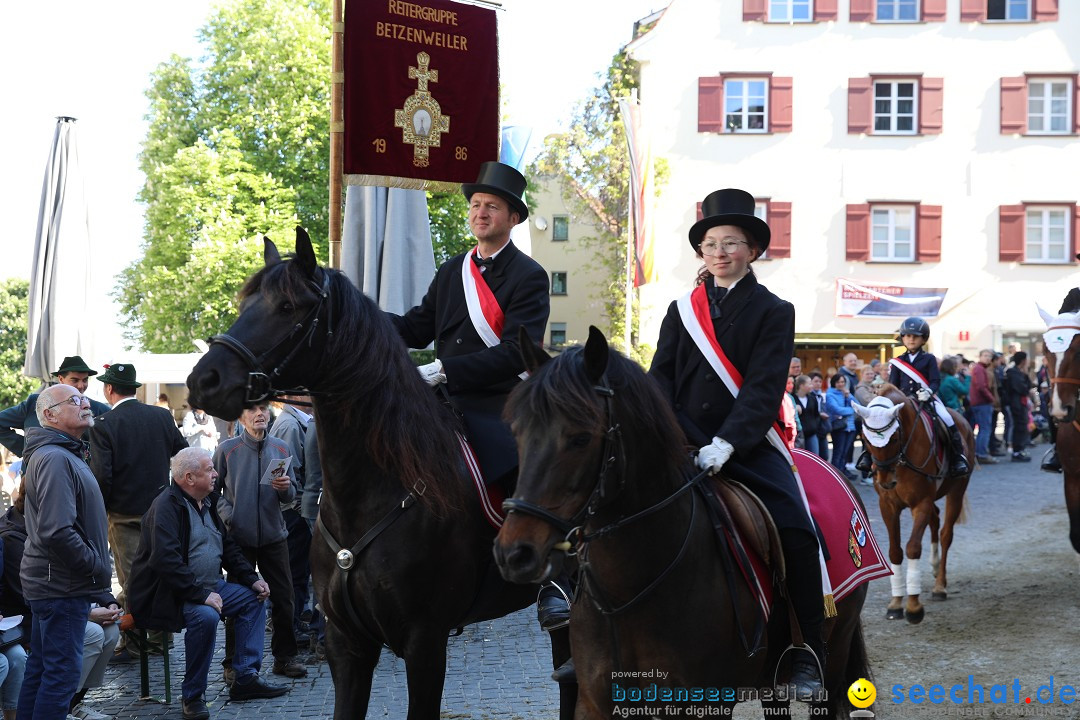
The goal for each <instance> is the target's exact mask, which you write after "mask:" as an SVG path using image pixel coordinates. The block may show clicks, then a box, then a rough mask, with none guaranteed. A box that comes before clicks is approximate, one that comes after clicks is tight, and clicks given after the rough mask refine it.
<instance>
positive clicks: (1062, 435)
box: [1039, 300, 1080, 553]
mask: <svg viewBox="0 0 1080 720" xmlns="http://www.w3.org/2000/svg"><path fill="white" fill-rule="evenodd" d="M1039 312H1040V313H1041V314H1042V316H1043V319H1044V320H1046V325H1047V331H1046V333H1045V334H1044V335H1043V356H1044V357H1045V359H1046V368H1047V370H1048V371H1049V372H1050V378H1051V382H1052V383H1053V390H1052V392H1051V394H1050V415H1051V417H1053V418H1054V420H1055V421H1057V424H1058V428H1057V436H1056V439H1057V454H1058V460H1060V461H1061V469H1062V471H1063V472H1064V473H1065V507H1066V508H1067V509H1068V511H1069V541H1070V542H1071V543H1072V546H1073V549H1074V550H1076V552H1078V553H1080V421H1078V419H1077V415H1076V406H1077V397H1078V395H1080V307H1072V306H1071V305H1070V304H1069V302H1068V300H1066V304H1065V305H1063V306H1062V311H1061V312H1060V313H1058V315H1057V316H1056V317H1055V316H1053V315H1050V314H1049V313H1047V312H1046V311H1044V310H1043V309H1042V308H1039Z"/></svg>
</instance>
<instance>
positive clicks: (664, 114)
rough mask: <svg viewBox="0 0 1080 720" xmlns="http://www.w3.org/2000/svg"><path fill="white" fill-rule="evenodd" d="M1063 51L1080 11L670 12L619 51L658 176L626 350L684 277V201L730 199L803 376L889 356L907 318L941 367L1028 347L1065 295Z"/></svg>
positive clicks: (866, 8)
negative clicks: (633, 80) (990, 350)
mask: <svg viewBox="0 0 1080 720" xmlns="http://www.w3.org/2000/svg"><path fill="white" fill-rule="evenodd" d="M1078 39H1080V2H1068V3H1061V6H1060V7H1059V3H1058V2H1057V0H840V1H839V2H838V0H672V2H671V3H670V5H669V6H668V8H667V9H666V11H665V12H664V14H663V16H662V17H661V18H660V20H659V22H657V23H656V25H655V26H654V27H653V28H652V30H651V31H650V32H648V33H647V34H645V35H643V36H641V37H639V38H637V39H635V40H634V41H633V42H631V43H630V45H629V46H628V51H629V52H630V54H631V55H632V57H634V58H635V59H636V60H637V61H639V63H640V66H641V88H640V98H641V102H642V106H643V114H644V116H645V121H646V123H647V127H648V128H649V132H650V134H651V136H652V142H653V148H654V152H655V153H656V154H657V155H658V156H663V157H666V158H667V160H668V163H669V167H670V178H669V181H668V183H667V185H666V186H665V187H664V190H663V194H662V196H661V197H660V198H659V200H658V202H657V207H656V227H657V228H659V231H658V233H657V240H658V246H657V259H656V262H657V265H658V267H659V270H660V275H661V279H660V281H659V282H658V283H655V284H650V285H647V286H645V287H643V288H642V293H641V305H642V311H641V317H642V326H641V337H642V339H643V341H645V342H653V341H654V339H655V337H656V336H657V334H658V332H659V327H660V322H661V320H662V319H663V315H664V312H665V310H666V308H667V305H668V303H669V302H670V301H671V300H672V299H673V298H675V297H677V296H679V295H681V294H683V293H685V292H686V291H687V290H688V289H689V288H690V286H691V283H692V281H693V278H694V276H695V274H696V272H697V270H698V268H699V267H700V263H699V262H698V261H697V259H696V258H695V257H694V255H693V252H692V250H691V248H690V247H689V244H688V242H687V232H688V230H689V228H690V226H691V225H692V224H693V223H694V221H695V219H696V217H697V212H699V210H698V205H699V203H700V201H701V200H702V198H704V197H705V195H707V194H708V193H709V192H711V191H713V190H716V189H719V188H724V187H739V188H743V189H746V190H748V191H750V192H751V193H753V194H754V195H755V197H757V198H758V199H759V211H760V212H761V213H762V214H763V215H764V217H765V218H766V220H767V221H768V222H769V223H770V225H771V226H772V230H773V240H772V245H771V247H770V250H769V253H768V256H767V257H766V258H763V259H762V260H760V261H758V262H756V263H755V264H754V268H755V271H756V272H757V273H758V276H759V277H760V278H761V280H762V282H764V283H765V284H766V285H767V286H768V287H769V288H770V289H771V290H772V291H773V292H775V293H777V294H778V295H780V296H781V297H784V298H786V299H788V300H790V301H791V302H792V303H794V305H795V307H796V335H797V337H796V341H797V348H798V350H799V354H800V355H801V356H803V358H804V366H806V367H813V366H815V365H818V366H821V367H825V366H827V365H829V364H832V363H834V362H835V361H837V360H838V359H839V356H841V355H842V354H843V353H845V352H848V351H850V350H854V351H856V352H858V354H860V355H861V356H863V357H864V359H868V358H869V357H870V356H879V357H884V356H886V354H888V355H891V351H892V347H893V342H892V338H893V337H894V332H895V330H896V328H897V326H898V325H899V323H900V321H901V320H902V319H903V317H904V316H906V315H909V314H912V315H915V314H923V315H925V316H927V319H928V320H929V321H930V324H931V329H932V330H931V332H932V334H931V343H932V344H931V348H932V349H933V350H934V351H935V352H936V353H937V354H938V355H941V354H945V353H961V352H962V353H964V354H965V355H967V356H968V357H973V356H975V355H976V354H977V352H978V350H979V349H980V348H982V347H995V348H1005V347H1006V346H1007V345H1008V344H1009V343H1011V342H1018V343H1020V345H1021V347H1023V348H1025V349H1026V350H1028V352H1035V351H1040V350H1041V346H1039V345H1038V344H1037V341H1038V340H1039V336H1040V335H1041V333H1042V332H1043V330H1044V329H1045V328H1044V325H1043V323H1042V321H1041V319H1040V317H1039V314H1038V312H1037V310H1036V303H1037V302H1038V303H1041V304H1042V305H1043V306H1044V307H1046V308H1048V309H1050V310H1051V311H1056V310H1057V307H1058V305H1059V304H1060V303H1061V300H1062V298H1063V297H1064V296H1065V294H1066V292H1067V291H1068V289H1069V288H1071V287H1075V286H1077V285H1078V284H1080V272H1078V265H1077V260H1076V255H1077V253H1078V252H1080V223H1078V219H1080V218H1078V213H1077V202H1078V201H1080V172H1077V170H1076V168H1077V167H1080V143H1078V142H1077V135H1078V131H1080V111H1078V110H1080V108H1078V96H1080V92H1078V72H1080V42H1078Z"/></svg>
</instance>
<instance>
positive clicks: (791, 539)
mask: <svg viewBox="0 0 1080 720" xmlns="http://www.w3.org/2000/svg"><path fill="white" fill-rule="evenodd" d="M780 543H781V545H783V548H784V564H785V565H786V566H787V591H788V594H789V595H790V596H791V603H792V605H794V607H795V617H796V619H797V620H798V621H799V628H800V629H801V630H802V634H803V640H804V641H805V642H806V645H807V646H809V648H810V649H811V650H813V652H814V654H813V655H812V654H811V653H809V652H807V651H806V650H794V651H793V652H792V653H791V654H792V655H793V658H792V661H791V679H790V680H789V681H788V683H789V684H790V685H794V686H795V699H796V700H798V701H799V702H813V701H816V700H821V699H823V695H824V685H823V684H822V683H823V680H824V678H823V677H822V674H821V668H824V667H825V641H824V639H823V629H824V625H825V601H824V598H823V597H822V594H821V589H822V588H821V565H820V563H819V562H818V544H817V538H816V537H814V536H813V535H811V534H809V533H807V532H805V531H803V530H795V529H791V528H784V529H782V530H780ZM814 655H816V656H817V657H816V658H815V657H814ZM819 663H820V667H819Z"/></svg>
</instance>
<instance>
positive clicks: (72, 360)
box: [53, 355, 97, 375]
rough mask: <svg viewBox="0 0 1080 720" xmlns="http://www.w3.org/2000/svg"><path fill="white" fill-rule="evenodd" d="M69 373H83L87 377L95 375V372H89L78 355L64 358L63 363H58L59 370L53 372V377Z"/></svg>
mask: <svg viewBox="0 0 1080 720" xmlns="http://www.w3.org/2000/svg"><path fill="white" fill-rule="evenodd" d="M69 372H83V373H86V374H87V375H97V370H91V369H90V368H89V366H87V364H86V363H85V362H83V359H82V358H81V357H79V356H78V355H72V356H71V357H66V358H64V362H62V363H60V369H59V370H57V371H56V372H54V373H53V375H63V374H64V373H69Z"/></svg>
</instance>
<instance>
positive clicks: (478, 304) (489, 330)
mask: <svg viewBox="0 0 1080 720" xmlns="http://www.w3.org/2000/svg"><path fill="white" fill-rule="evenodd" d="M476 250H477V248H473V249H472V251H470V252H469V253H468V254H466V255H465V259H464V260H462V262H461V284H462V286H463V287H464V288H465V305H466V306H467V307H468V309H469V320H471V321H472V324H473V327H474V328H476V334H477V335H479V336H480V339H481V340H483V341H484V344H485V345H487V346H488V347H489V348H490V347H495V346H496V345H498V344H499V343H501V342H502V331H503V322H504V321H505V319H506V318H505V316H504V315H503V311H502V308H501V307H499V301H498V300H496V299H495V293H493V292H491V288H490V287H488V284H487V283H486V282H484V276H483V274H482V273H481V272H480V268H478V267H477V266H476V263H475V262H473V256H474V255H476ZM518 377H520V378H521V379H522V380H524V379H526V378H527V377H529V373H527V372H523V373H521V374H519V375H518Z"/></svg>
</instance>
